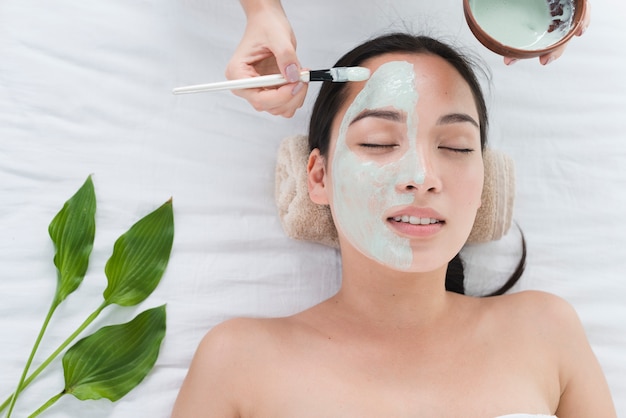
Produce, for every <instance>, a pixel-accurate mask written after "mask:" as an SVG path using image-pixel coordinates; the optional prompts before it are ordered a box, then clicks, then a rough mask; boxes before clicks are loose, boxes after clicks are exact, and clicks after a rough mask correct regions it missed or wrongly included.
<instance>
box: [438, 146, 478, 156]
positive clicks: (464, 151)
mask: <svg viewBox="0 0 626 418" xmlns="http://www.w3.org/2000/svg"><path fill="white" fill-rule="evenodd" d="M439 149H443V150H447V151H452V152H458V153H459V154H470V153H472V152H474V150H473V149H471V148H452V147H439Z"/></svg>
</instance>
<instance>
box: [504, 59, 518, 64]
mask: <svg viewBox="0 0 626 418" xmlns="http://www.w3.org/2000/svg"><path fill="white" fill-rule="evenodd" d="M517 61H519V60H518V59H517V58H513V59H512V60H511V61H509V62H508V63H507V64H506V65H513V64H515V63H516V62H517Z"/></svg>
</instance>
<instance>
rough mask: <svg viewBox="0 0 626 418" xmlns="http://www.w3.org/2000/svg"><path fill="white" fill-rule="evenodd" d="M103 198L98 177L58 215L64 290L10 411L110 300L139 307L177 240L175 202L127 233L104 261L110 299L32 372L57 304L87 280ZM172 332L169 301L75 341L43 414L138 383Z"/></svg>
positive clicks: (55, 226) (115, 394)
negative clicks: (64, 400) (71, 399)
mask: <svg viewBox="0 0 626 418" xmlns="http://www.w3.org/2000/svg"><path fill="white" fill-rule="evenodd" d="M95 213H96V196H95V191H94V186H93V182H92V179H91V176H89V177H88V178H87V180H86V181H85V183H84V184H83V185H82V186H81V188H80V189H79V190H78V191H77V192H76V193H75V194H74V195H73V196H72V197H71V198H70V199H69V200H68V201H67V202H66V203H65V204H64V205H63V208H62V209H61V211H59V213H58V214H57V215H56V216H55V217H54V218H53V220H52V222H51V223H50V226H49V228H48V232H49V234H50V238H51V239H52V242H53V243H54V246H55V256H54V265H55V266H56V268H57V287H56V291H55V295H54V297H53V299H52V303H51V305H50V308H49V310H48V313H47V315H46V318H45V320H44V322H43V325H42V327H41V330H40V332H39V335H38V336H37V339H36V341H35V343H34V345H33V349H32V351H31V353H30V356H29V358H28V360H27V362H26V365H25V367H24V371H23V373H22V376H21V377H20V380H19V383H18V385H17V387H16V390H15V392H14V393H13V394H12V395H10V396H9V397H8V398H7V400H6V401H5V402H4V403H3V404H2V405H0V414H1V413H2V411H4V410H5V409H6V408H7V407H8V408H9V409H8V413H7V418H9V417H10V416H11V413H12V411H13V408H14V406H15V403H16V401H17V399H18V397H19V395H20V393H21V392H22V391H23V390H24V389H25V388H26V387H27V386H29V385H30V384H31V382H32V381H33V380H34V379H35V378H36V377H37V376H38V375H39V374H40V373H41V372H42V371H43V370H44V369H45V368H46V367H47V366H48V365H49V364H50V363H51V362H52V361H53V360H54V359H55V358H56V357H57V356H58V355H59V354H61V353H62V352H63V351H64V350H65V349H66V348H67V346H68V345H69V344H71V343H72V342H73V341H74V340H75V339H76V338H77V337H78V336H79V335H80V334H81V333H82V332H83V331H84V330H85V328H87V327H88V326H89V325H90V324H91V323H92V322H93V321H94V320H95V319H96V318H97V317H98V316H99V315H100V313H101V312H102V311H103V310H104V309H105V308H106V307H108V306H109V305H120V306H135V305H138V304H139V303H141V302H143V301H144V300H145V299H146V298H147V297H148V296H150V294H151V293H152V292H153V291H154V289H155V288H156V287H157V286H158V284H159V282H160V280H161V278H162V277H163V274H164V272H165V269H166V267H167V264H168V261H169V258H170V254H171V250H172V244H173V239H174V214H173V207H172V201H171V199H170V200H168V201H167V202H165V203H164V204H163V205H162V206H160V207H159V208H157V209H156V210H154V211H153V212H151V213H149V214H148V215H146V216H145V217H143V218H142V219H140V220H139V221H138V222H136V223H135V224H134V225H133V226H131V228H130V229H129V230H128V231H127V232H126V233H124V234H123V235H122V236H120V237H119V238H118V239H117V241H116V242H115V244H114V246H113V254H112V255H111V257H110V258H109V260H108V261H107V263H106V266H105V275H106V278H107V281H108V285H107V287H106V289H105V290H104V292H103V302H102V303H101V305H100V306H98V307H97V308H96V309H95V311H94V312H93V313H92V314H91V315H89V316H88V317H87V319H86V320H85V321H84V322H83V323H82V324H81V325H80V326H79V327H78V329H76V330H75V331H74V332H73V333H72V334H71V335H70V336H69V337H68V338H67V339H66V340H65V341H64V342H63V343H62V344H61V345H60V346H59V347H58V348H57V349H56V350H55V351H54V352H53V353H52V354H50V356H48V358H47V359H46V360H45V361H43V362H42V363H41V365H39V366H38V367H37V368H36V369H35V371H33V372H31V373H30V374H29V370H30V368H31V365H32V361H33V358H34V355H35V353H36V352H37V350H38V348H39V345H40V342H41V340H42V337H43V335H44V333H45V331H46V329H47V327H48V323H49V321H50V319H51V317H52V316H53V314H54V312H55V310H56V308H57V307H58V306H59V305H60V304H61V303H63V302H64V301H65V300H66V299H67V297H68V296H69V295H70V294H72V293H73V292H74V291H76V289H78V287H79V286H80V284H81V283H82V281H83V279H84V277H85V275H86V273H87V269H88V266H89V257H90V255H91V251H92V249H93V242H94V237H95V231H96V223H95ZM165 330H166V309H165V305H162V306H159V307H156V308H152V309H148V310H146V311H144V312H142V313H140V314H139V315H137V316H136V317H135V318H134V319H132V320H131V321H129V322H127V323H125V324H119V325H110V326H105V327H103V328H101V329H100V330H98V331H96V332H95V333H93V334H92V335H90V336H88V337H85V338H83V339H81V340H79V341H78V342H77V343H75V344H74V345H73V346H72V347H71V348H69V349H68V350H67V352H66V353H65V354H64V356H63V359H62V364H63V372H64V376H65V387H64V388H63V390H62V391H60V392H59V393H57V394H56V395H54V396H52V397H51V398H50V399H49V400H48V401H47V402H46V403H44V404H43V405H42V406H41V407H40V408H39V409H37V410H36V411H35V412H34V413H33V414H32V415H31V417H34V416H37V415H39V414H40V413H42V412H43V411H45V410H46V409H48V408H49V407H50V406H51V405H53V404H54V403H55V402H56V401H57V400H58V399H60V398H61V397H62V396H64V395H66V394H71V395H73V396H75V397H76V398H78V399H80V400H87V399H100V398H107V399H109V400H111V401H113V402H115V401H117V400H119V399H120V398H122V397H123V396H125V395H126V394H127V393H128V392H129V391H131V390H132V389H133V388H135V387H136V386H137V385H138V384H139V383H140V382H141V381H142V380H143V379H144V378H145V376H146V375H147V374H148V373H149V372H150V370H151V369H152V367H153V366H154V364H155V362H156V360H157V357H158V355H159V350H160V347H161V343H162V341H163V338H164V337H165Z"/></svg>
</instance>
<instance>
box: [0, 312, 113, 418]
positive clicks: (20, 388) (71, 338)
mask: <svg viewBox="0 0 626 418" xmlns="http://www.w3.org/2000/svg"><path fill="white" fill-rule="evenodd" d="M107 306H109V302H107V301H104V302H102V304H101V305H100V306H99V307H98V308H97V309H96V310H95V311H93V313H92V314H91V315H89V316H88V317H87V319H85V321H84V322H83V323H82V324H81V325H80V326H79V327H78V328H77V329H76V331H74V332H73V333H72V335H70V336H69V337H68V338H67V339H66V340H65V341H64V342H63V344H61V345H60V346H59V348H57V349H56V350H55V351H54V353H52V354H50V356H48V358H47V359H46V360H45V361H44V362H43V363H41V365H40V366H39V367H37V369H36V370H35V371H34V372H32V373H31V375H30V376H28V377H27V378H26V379H25V380H23V382H22V384H21V385H19V386H18V389H16V391H15V393H13V394H12V395H11V396H9V399H7V400H6V401H5V402H4V403H3V404H2V405H1V406H0V412H1V411H2V410H3V409H4V408H6V405H8V403H9V402H11V400H12V399H16V398H17V397H18V396H19V394H20V393H21V392H22V391H23V390H24V389H26V387H27V386H28V385H30V383H31V382H32V381H33V380H35V378H36V377H37V376H39V374H40V373H41V372H42V371H43V370H44V369H45V368H46V367H48V365H49V364H50V363H51V362H52V360H54V359H55V358H56V357H57V356H58V355H59V354H60V353H61V352H62V351H63V350H64V349H65V348H66V347H67V346H68V345H69V344H70V343H71V342H72V341H74V340H75V339H76V337H78V335H79V334H80V333H81V332H83V331H84V330H85V328H87V327H88V326H89V325H90V324H91V323H92V322H93V321H94V320H95V319H96V318H97V317H98V315H100V313H101V312H102V310H103V309H104V308H106V307H107ZM13 403H15V402H14V401H13ZM10 416H11V411H9V415H7V418H9V417H10Z"/></svg>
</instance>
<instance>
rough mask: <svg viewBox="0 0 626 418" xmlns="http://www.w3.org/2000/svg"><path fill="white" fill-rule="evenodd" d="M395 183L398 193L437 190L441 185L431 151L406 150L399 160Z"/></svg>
mask: <svg viewBox="0 0 626 418" xmlns="http://www.w3.org/2000/svg"><path fill="white" fill-rule="evenodd" d="M396 184H397V189H398V192H400V193H402V192H407V191H409V192H414V191H416V190H420V191H435V190H438V189H439V188H440V186H441V185H440V180H439V177H438V176H437V172H436V167H435V165H434V161H433V156H432V155H431V153H430V152H428V151H427V150H422V152H418V150H417V149H413V150H411V151H409V152H407V153H406V154H405V155H404V156H403V158H402V159H401V161H400V165H399V172H398V181H397V183H396Z"/></svg>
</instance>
